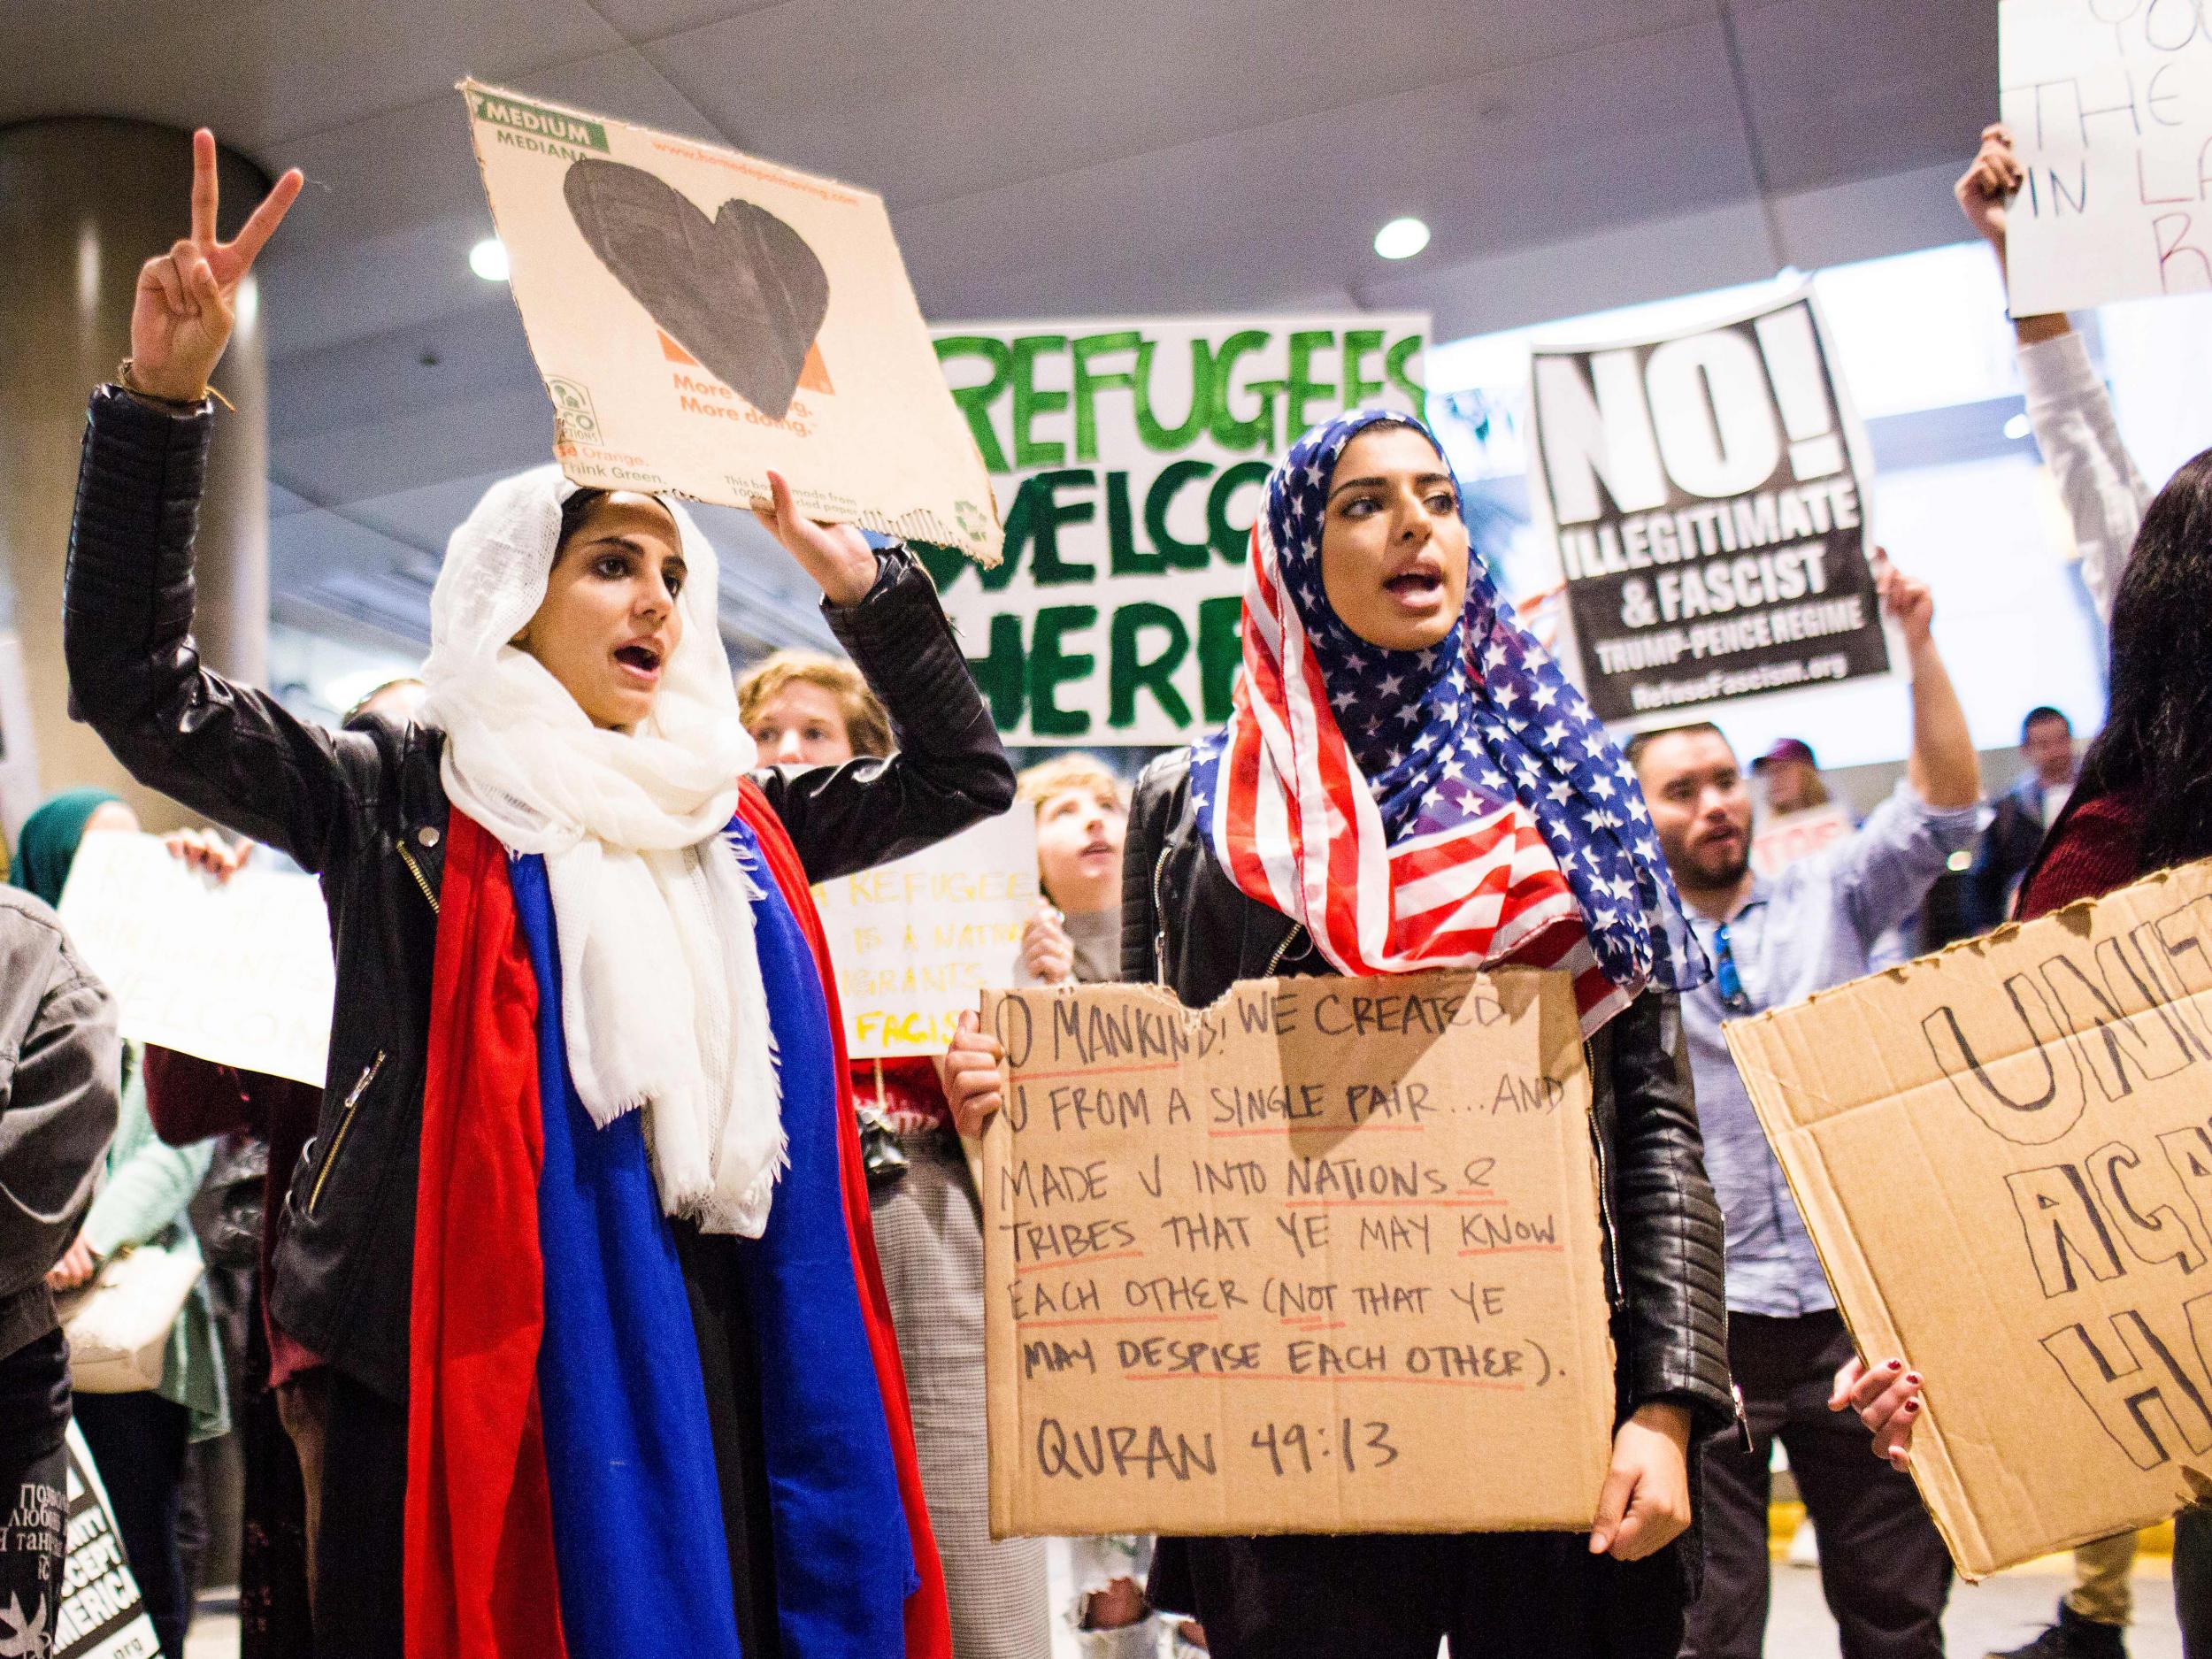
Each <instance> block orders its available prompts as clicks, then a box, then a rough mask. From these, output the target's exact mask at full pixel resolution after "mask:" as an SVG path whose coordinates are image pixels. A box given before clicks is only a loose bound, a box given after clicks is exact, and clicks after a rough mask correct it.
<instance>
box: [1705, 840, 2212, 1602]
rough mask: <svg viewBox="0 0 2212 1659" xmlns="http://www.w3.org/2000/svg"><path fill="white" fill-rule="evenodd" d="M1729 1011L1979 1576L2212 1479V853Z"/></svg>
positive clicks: (2179, 1498) (2176, 1498)
mask: <svg viewBox="0 0 2212 1659" xmlns="http://www.w3.org/2000/svg"><path fill="white" fill-rule="evenodd" d="M1723 1030H1724V1032H1725V1033H1726V1035H1727V1038H1728V1046H1729V1048H1730V1051H1731V1052H1732V1054H1733V1055H1734V1056H1735V1058H1736V1063H1737V1064H1738V1066H1739V1067H1740V1069H1741V1070H1742V1072H1743V1078H1744V1083H1745V1086H1746V1087H1747V1088H1748V1089H1749V1090H1750V1093H1751V1098H1752V1102H1753V1103H1754V1104H1755V1106H1756V1107H1757V1108H1758V1110H1759V1118H1760V1121H1761V1122H1762V1123H1763V1125H1765V1127H1766V1132H1767V1136H1768V1138H1769V1139H1770V1141H1772V1142H1773V1143H1774V1148H1775V1151H1776V1152H1777V1154H1778V1156H1780V1158H1781V1160H1782V1167H1783V1169H1784V1170H1785V1171H1786V1172H1787V1174H1788V1176H1789V1179H1790V1187H1791V1190H1792V1191H1793V1193H1794V1194H1796V1196H1797V1202H1798V1205H1799V1208H1800V1209H1801V1210H1802V1211H1803V1212H1804V1217H1805V1223H1806V1226H1807V1227H1808V1229H1809V1231H1810V1232H1811V1233H1812V1237H1813V1242H1814V1243H1815V1244H1816V1246H1818V1247H1819V1250H1820V1259H1821V1263H1822V1265H1823V1266H1824V1268H1826V1270H1827V1273H1828V1281H1829V1284H1830V1285H1831V1286H1832V1287H1833V1288H1834V1290H1835V1293H1836V1299H1837V1301H1838V1302H1839V1304H1840V1305H1841V1307H1842V1309H1843V1312H1844V1317H1846V1318H1847V1320H1848V1321H1849V1322H1850V1325H1851V1330H1852V1333H1853V1335H1854V1336H1855V1338H1856V1339H1857V1341H1858V1346H1859V1350H1860V1352H1862V1353H1863V1354H1867V1355H1870V1356H1883V1355H1894V1354H1901V1355H1903V1356H1905V1357H1906V1358H1907V1359H1908V1360H1909V1362H1910V1363H1912V1364H1913V1365H1914V1366H1916V1368H1918V1370H1919V1371H1921V1373H1922V1374H1923V1375H1924V1377H1926V1379H1928V1384H1927V1400H1928V1410H1927V1415H1926V1417H1925V1418H1924V1421H1923V1422H1922V1423H1921V1425H1920V1426H1919V1428H1918V1429H1917V1430H1916V1432H1915V1436H1914V1442H1913V1455H1912V1469H1913V1473H1914V1475H1915V1477H1916V1479H1918V1481H1919V1483H1920V1490H1921V1495H1922V1496H1923V1497H1924V1499H1925V1500H1926V1501H1927V1504H1928V1508H1929V1509H1930V1511H1931V1512H1932V1514H1933V1515H1934V1517H1935V1519H1936V1523H1937V1525H1939V1526H1940V1527H1941V1528H1942V1530H1943V1535H1944V1538H1945V1540H1947V1542H1948V1543H1949V1545H1950V1547H1951V1554H1952V1555H1953V1557H1954V1558H1955V1560H1956V1561H1957V1563H1958V1564H1959V1568H1960V1570H1961V1571H1963V1572H1965V1573H1967V1574H1969V1575H1970V1576H1978V1575H1980V1574H1983V1573H1988V1572H1993V1571H1997V1570H1999V1569H2000V1568H2003V1567H2007V1566H2010V1565H2012V1564H2013V1563H2016V1562H2021V1561H2025V1560H2028V1559H2030V1558H2031V1557H2032V1556H2036V1555H2043V1554H2045V1553H2046V1552H2047V1551H2050V1550H2054V1549H2058V1548H2063V1547H2064V1546H2067V1545H2070V1544H2078V1543H2082V1542H2085V1541H2086V1540H2091V1539H2097V1538H2103V1537H2106V1536H2108V1535H2109V1534H2111V1533H2114V1532H2124V1531H2131V1530H2133V1529H2134V1528H2136V1527H2139V1526H2145V1525H2150V1524H2152V1523H2153V1522H2155V1521H2159V1520H2162V1519H2164V1518H2165V1517H2167V1516H2169V1515H2170V1514H2172V1513H2173V1512H2174V1510H2175V1509H2177V1508H2179V1507H2180V1506H2182V1505H2183V1504H2185V1503H2187V1502H2192V1501H2194V1500H2201V1499H2203V1498H2204V1497H2206V1496H2207V1495H2208V1494H2212V1486H2208V1481H2212V1475H2208V1471H2212V864H2193V865H2190V866H2188V867H2186V868H2185V869H2182V870H2178V871H2173V872H2168V873H2165V874H2162V875H2158V876H2154V877H2151V878H2150V879H2147V880H2145V881H2141V882H2138V883H2137V884H2136V885H2135V886H2133V887H2126V888H2124V889H2122V890H2121V891H2119V892H2117V893H2114V894H2111V895H2108V896H2107V897H2105V898H2103V899H2100V900H2098V901H2097V902H2094V903H2084V904H2077V905H2071V906H2069V907H2068V908H2067V909H2065V910H2061V911H2059V912H2057V913H2056V914H2055V915H2052V916H2048V917H2046V918H2042V919H2041V920H2039V921H2035V922H2031V923H2028V924H2027V925H2025V926H2021V927H2017V928H2008V929H2004V930H2001V931H2000V932H1999V933H1995V934H1993V935H1992V936H1991V937H1990V938H1988V939H1986V940H1978V941H1970V942H1968V943H1964V944H1959V945H1954V946H1952V947H1951V948H1950V949H1947V950H1944V951H1942V952H1939V954H1937V955H1935V956H1924V957H1922V958H1921V959H1920V960H1918V961H1916V962H1913V963H1909V964H1907V965H1906V966H1904V967H1903V968H1901V969H1893V970H1892V971H1890V972H1886V973H1883V974H1880V975H1878V976H1877V977H1875V978H1871V979H1861V980H1859V981H1858V982H1856V983H1855V984H1853V985H1849V986H1846V987H1842V988H1840V989H1838V990H1834V991H1827V992H1823V993H1821V994H1820V995H1816V996H1814V997H1813V998H1812V999H1810V1000H1809V1001H1808V1002H1801V1003H1799V1004H1797V1005H1796V1006H1794V1007H1792V1008H1788V1009H1783V1010H1777V1011H1775V1012H1772V1013H1768V1014H1762V1015H1759V1016H1757V1017H1755V1018H1750V1019H1745V1020H1738V1021H1734V1022H1732V1023H1731V1024H1729V1025H1725V1026H1724V1027H1723Z"/></svg>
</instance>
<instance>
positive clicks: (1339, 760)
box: [948, 411, 1733, 1659]
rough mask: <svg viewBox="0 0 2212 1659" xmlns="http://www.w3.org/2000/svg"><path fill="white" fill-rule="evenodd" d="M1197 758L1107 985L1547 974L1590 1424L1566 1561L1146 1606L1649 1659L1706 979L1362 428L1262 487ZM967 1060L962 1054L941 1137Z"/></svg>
mask: <svg viewBox="0 0 2212 1659" xmlns="http://www.w3.org/2000/svg"><path fill="white" fill-rule="evenodd" d="M1243 630H1244V664H1243V672H1242V673H1241V674H1240V677H1239V680H1238V682H1237V687H1236V695H1235V703H1234V708H1233V712H1232V713H1231V715H1230V717H1229V719H1228V720H1227V722H1226V723H1225V725H1224V726H1222V728H1221V729H1220V730H1219V731H1217V732H1215V733H1212V734H1211V735H1210V736H1209V737H1207V738H1206V739H1205V740H1204V741H1201V742H1199V743H1198V744H1196V745H1194V747H1193V748H1191V749H1186V750H1180V751H1178V752H1176V753H1173V754H1170V755H1167V756H1164V757H1161V758H1160V759H1159V760H1156V761H1155V762H1154V763H1153V764H1151V765H1150V766H1149V767H1148V769H1147V770H1146V772H1145V773H1144V775H1143V777H1142V778H1141V779H1140V780H1139V781H1138V784H1137V790H1136V796H1135V802H1134V804H1133V808H1132V810H1131V813H1130V826H1129V835H1128V847H1127V856H1126V862H1125V866H1124V868H1125V887H1124V893H1123V906H1122V927H1123V933H1122V974H1123V978H1124V979H1128V980H1154V981H1157V982H1159V983H1163V984H1165V985H1168V986H1170V987H1172V988H1173V989H1174V990H1175V992H1176V994H1177V995H1179V996H1180V997H1181V998H1182V1000H1183V1001H1184V1002H1186V1003H1188V1004H1190V1005H1192V1006H1195V1007H1203V1006H1205V1005H1207V1004H1209V1003H1210V1002H1213V1001H1215V1000H1216V999H1217V998H1218V997H1219V996H1220V995H1221V994H1222V993H1223V992H1224V991H1225V990H1226V989H1227V988H1228V987H1229V986H1230V985H1231V984H1233V982H1234V981H1236V980H1238V979H1262V978H1266V977H1268V976H1270V975H1272V974H1283V973H1331V972H1334V973H1344V974H1358V975H1379V974H1388V973H1409V972H1419V971H1422V970H1425V969H1430V968H1448V967H1475V966H1486V965H1493V964H1503V963H1508V962H1511V963H1518V964H1532V965H1536V966H1541V967H1556V968H1560V969H1563V970H1564V971H1565V972H1568V973H1570V974H1571V975H1572V977H1573V979H1574V983H1575V990H1576V1000H1577V1003H1578V1008H1579V1010H1580V1012H1581V1018H1582V1025H1583V1032H1584V1034H1585V1036H1586V1039H1587V1047H1588V1050H1589V1059H1590V1069H1591V1083H1592V1093H1593V1104H1592V1118H1593V1125H1594V1133H1596V1135H1597V1136H1598V1138H1599V1143H1600V1149H1601V1153H1602V1179H1601V1208H1602V1212H1603V1221H1604V1233H1605V1248H1606V1262H1605V1273H1606V1284H1607V1289H1608V1293H1609V1300H1610V1304H1611V1310H1612V1313H1611V1325H1612V1331H1611V1333H1612V1337H1613V1340H1614V1345H1615V1351H1616V1354H1617V1379H1616V1380H1617V1400H1618V1406H1617V1414H1618V1425H1617V1432H1616V1435H1615V1440H1614V1449H1613V1456H1612V1461H1611V1466H1610V1469H1609V1472H1608V1474H1607V1478H1606V1480H1605V1484H1604V1486H1603V1488H1602V1490H1601V1493H1600V1494H1599V1496H1598V1504H1597V1509H1598V1518H1597V1522H1596V1525H1595V1526H1594V1528H1593V1530H1592V1531H1591V1532H1590V1533H1589V1534H1588V1536H1587V1537H1586V1538H1585V1537H1584V1536H1582V1535H1580V1534H1561V1533H1516V1534H1504V1533H1499V1534H1482V1535H1464V1536H1454V1537H1438V1536H1422V1537H1413V1536H1403V1535H1399V1536H1347V1535H1336V1536H1317V1535H1315V1536H1292V1537H1270V1538H1204V1539H1181V1540H1176V1539H1166V1540H1162V1541H1161V1548H1160V1551H1159V1554H1158V1555H1157V1557H1156V1562H1155V1565H1154V1569H1153V1575H1152V1584H1151V1594H1152V1599H1153V1601H1154V1602H1155V1603H1156V1605H1158V1606H1160V1607H1161V1608H1163V1609H1168V1610H1171V1611H1174V1612H1178V1613H1186V1614H1190V1615H1194V1616H1195V1617H1196V1618H1197V1619H1198V1621H1199V1622H1200V1623H1201V1624H1202V1625H1203V1626H1204V1629H1205V1632H1206V1639H1207V1642H1208V1645H1209V1647H1210V1649H1211V1651H1212V1652H1213V1653H1214V1654H1215V1655H1220V1656H1221V1659H1248V1656H1251V1659H1257V1656H1258V1655H1265V1659H1302V1656H1303V1655H1313V1656H1314V1659H1321V1656H1322V1655H1329V1656H1330V1659H1336V1656H1338V1655H1346V1654H1358V1655H1361V1659H1398V1656H1399V1655H1403V1656H1404V1659H1434V1656H1435V1655H1436V1652H1437V1647H1438V1643H1439V1642H1440V1640H1448V1643H1449V1651H1450V1652H1451V1653H1452V1655H1455V1659H1491V1656H1492V1655H1514V1656H1515V1659H1522V1656H1525V1659H1537V1655H1542V1656H1543V1659H1574V1656H1576V1655H1588V1656H1590V1659H1599V1656H1603V1659H1614V1656H1615V1655H1651V1656H1652V1659H1673V1655H1675V1653H1676V1651H1677V1648H1678V1645H1679V1642H1680V1640H1681V1632H1682V1607H1683V1604H1684V1601H1685V1600H1686V1594H1687V1593H1688V1591H1689V1590H1690V1588H1691V1587H1692V1585H1693V1583H1694V1578H1695V1576H1696V1563H1695V1560H1694V1537H1693V1538H1692V1539H1689V1540H1686V1539H1684V1537H1683V1535H1684V1533H1685V1532H1686V1530H1687V1529H1688V1527H1689V1525H1690V1519H1691V1509H1692V1487H1693V1479H1692V1476H1691V1472H1690V1467H1691V1459H1690V1457H1689V1455H1688V1448H1689V1447H1690V1445H1691V1443H1692V1442H1693V1440H1694V1439H1695V1438H1697V1437H1699V1436H1701V1435H1702V1434H1704V1433H1706V1432H1713V1431H1716V1430H1717V1429H1719V1428H1721V1427H1723V1426H1724V1425H1727V1424H1728V1422H1729V1421H1730V1420H1731V1418H1732V1410H1733V1406H1732V1398H1731V1395H1730V1392H1729V1385H1728V1371H1727V1360H1726V1354H1727V1345H1726V1332H1725V1314H1724V1297H1723V1294H1722V1279H1721V1240H1722V1227H1721V1217H1720V1212H1719V1210H1718V1209H1717V1206H1716V1205H1715V1203H1714V1201H1713V1194H1712V1189H1711V1187H1710V1186H1709V1183H1708V1182H1707V1179H1706V1176H1705V1169H1704V1163H1703V1156H1702V1152H1701V1146H1700V1142H1699V1139H1698V1130H1697V1118H1696V1111H1695V1108H1694V1102H1693V1101H1692V1098H1691V1093H1690V1081H1689V1067H1688V1064H1687V1062H1686V1057H1685V1055H1684V1052H1683V1045H1682V1032H1681V1023H1680V1020H1679V1018H1678V1013H1677V1010H1676V995H1675V994H1676V993H1677V992H1678V991H1680V990H1681V989H1683V988H1684V987H1686V986H1688V985H1691V984H1694V983H1696V982H1697V981H1698V980H1699V979H1701V978H1702V977H1703V975H1704V972H1705V964H1704V961H1703V958H1702V956H1701V954H1700V953H1699V951H1698V949H1697V947H1696V946H1695V944H1694V942H1693V941H1691V939H1690V936H1689V931H1688V928H1687V926H1686V923H1685V921H1684V919H1683V915H1682V909H1681V903H1680V901H1679V899H1678V897H1677V895H1676V893H1675V890H1674V885H1673V882H1672V881H1671V879H1670V878H1669V876H1668V874H1667V870H1666V864H1665V862H1664V860H1663V856H1662V855H1661V853H1660V850H1659V847H1658V843H1657V841H1656V840H1655V837H1654V836H1653V835H1652V833H1651V828H1650V821H1649V818H1648V815H1647V810H1646V809H1645V806H1644V802H1643V796H1642V794H1641V791H1640V789H1639V788H1638V787H1637V783H1636V780H1635V775H1634V773H1633V772H1632V771H1631V770H1630V768H1629V767H1628V765H1627V764H1626V763H1625V762H1624V760H1623V758H1622V757H1621V754H1620V751H1619V750H1618V749H1617V748H1616V747H1615V746H1614V744H1613V742H1612V741H1611V739H1610V738H1609V737H1608V736H1607V735H1606V733H1605V731H1604V728H1603V727H1602V726H1600V725H1599V723H1598V722H1597V720H1596V718H1594V716H1593V715H1592V714H1591V713H1590V710H1589V709H1588V706H1587V705H1586V703H1584V701H1583V699H1582V696H1581V695H1580V694H1579V693H1578V691H1577V690H1576V689H1575V687H1573V686H1572V685H1571V684H1570V683H1569V682H1568V681H1567V680H1566V678H1565V676H1564V675H1563V674H1562V673H1561V672H1560V671H1559V669H1558V667H1557V665H1556V664H1554V663H1553V662H1552V660H1551V658H1550V656H1549V654H1548V653H1547V652H1546V651H1545V650H1544V649H1543V648H1542V647H1541V646H1540V645H1539V644H1538V643H1537V642H1536V641H1535V640H1533V639H1532V638H1531V637H1530V636H1529V634H1527V633H1526V632H1525V630H1524V629H1523V628H1522V627H1521V626H1520V624H1519V622H1518V621H1517V619H1516V618H1515V617H1514V614H1513V611H1512V609H1511V607H1510V606H1509V605H1508V604H1507V603H1506V602H1505V600H1504V599H1503V598H1502V596H1501V595H1499V593H1498V591H1497V588H1496V586H1495V584H1494V579H1493V578H1492V576H1491V573H1490V571H1489V569H1488V566H1487V565H1486V562H1485V561H1484V559H1483V558H1482V557H1481V556H1480V554H1479V552H1478V551H1477V550H1476V549H1474V548H1473V547H1472V546H1471V538H1470V535H1469V532H1468V526H1467V521H1466V518H1465V516H1464V511H1463V498H1462V495H1461V492H1460V489H1459V486H1458V482H1457V480H1455V478H1454V477H1453V475H1452V471H1451V467H1450V465H1449V464H1448V462H1447V461H1446V460H1445V458H1444V457H1443V453H1442V451H1441V449H1440V447H1439V446H1438V444H1437V442H1436V440H1435V438H1434V436H1433V435H1432V434H1431V433H1430V432H1429V430H1428V429H1427V427H1425V426H1423V425H1421V424H1420V423H1419V422H1418V421H1417V420H1415V419H1411V418H1410V417H1409V416H1406V415H1403V414H1399V413H1395V412H1392V411H1356V412H1354V413H1350V414H1346V415H1344V416H1341V417H1340V418H1339V419H1335V420H1333V421H1331V422H1329V423H1328V424H1326V425H1325V426H1318V427H1316V428H1315V429H1314V430H1312V431H1310V432H1309V433H1308V434H1306V435H1305V436H1304V437H1302V439H1300V440H1299V442H1297V443H1296V444H1295V445H1294V447H1293V448H1292V449H1291V451H1290V453H1289V455H1288V456H1286V457H1285V458H1284V459H1283V461H1282V462H1281V464H1280V465H1278V466H1277V467H1276V468H1275V469H1274V470H1273V472H1271V473H1270V474H1269V477H1268V480H1267V486H1266V490H1265V494H1264V499H1263V503H1262V508H1261V511H1260V514H1259V517H1258V520H1257V522H1256V524H1255V525H1254V526H1253V532H1252V550H1251V558H1250V567H1249V575H1248V582H1247V586H1246V589H1245V595H1244V613H1243ZM997 1065H998V1058H997V1045H996V1043H995V1041H993V1040H991V1039H990V1038H988V1037H987V1036H984V1035H983V1034H982V1033H979V1032H973V1031H969V1032H965V1033H963V1034H962V1036H961V1038H960V1039H959V1040H958V1041H957V1042H956V1045H955V1048H954V1050H953V1053H952V1056H951V1057H950V1060H949V1067H948V1070H949V1078H948V1083H949V1088H948V1093H949V1095H950V1098H951V1099H952V1102H953V1104H954V1109H955V1111H956V1115H958V1116H959V1117H960V1118H961V1119H962V1120H963V1125H964V1127H972V1126H975V1125H979V1124H980V1122H981V1120H982V1119H983V1118H984V1117H986V1116H987V1114H988V1113H989V1112H990V1111H992V1110H995V1109H996V1107H997V1105H998V1103H999V1102H998V1071H997Z"/></svg>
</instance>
